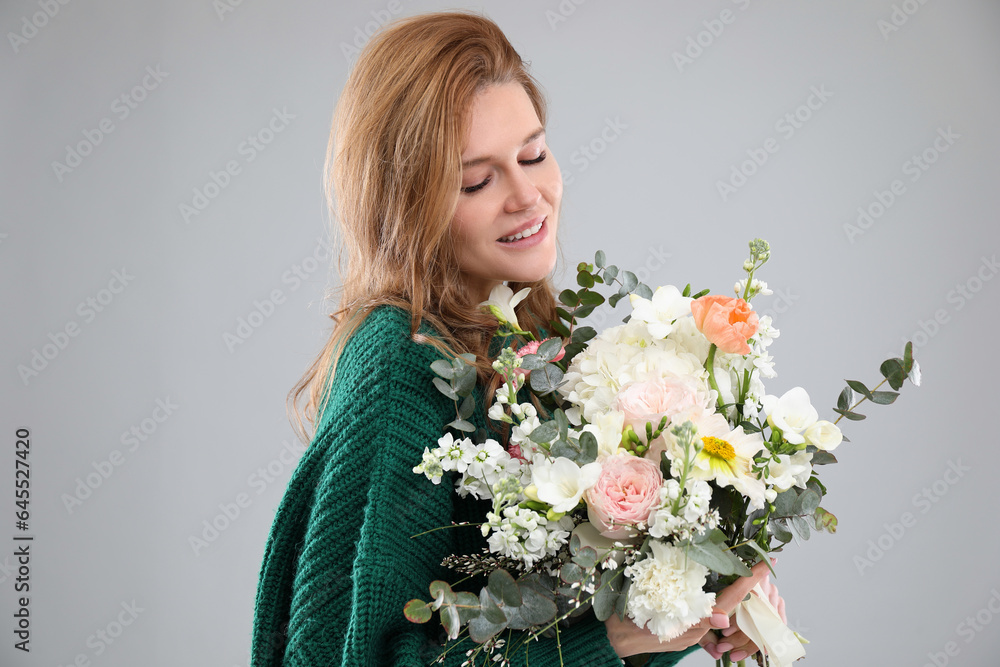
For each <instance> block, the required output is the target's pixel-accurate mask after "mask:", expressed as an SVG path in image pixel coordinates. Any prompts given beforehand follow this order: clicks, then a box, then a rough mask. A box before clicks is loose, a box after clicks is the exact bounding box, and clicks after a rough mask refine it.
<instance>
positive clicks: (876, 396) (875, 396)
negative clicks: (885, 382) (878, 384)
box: [872, 391, 899, 405]
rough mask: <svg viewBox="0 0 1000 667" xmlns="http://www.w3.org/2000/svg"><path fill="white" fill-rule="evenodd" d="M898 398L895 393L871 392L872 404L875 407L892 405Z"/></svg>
mask: <svg viewBox="0 0 1000 667" xmlns="http://www.w3.org/2000/svg"><path fill="white" fill-rule="evenodd" d="M898 397H899V392H896V391H873V392H872V403H875V404H877V405H892V404H893V403H894V402H895V401H896V399H897V398H898Z"/></svg>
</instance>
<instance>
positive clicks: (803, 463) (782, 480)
mask: <svg viewBox="0 0 1000 667" xmlns="http://www.w3.org/2000/svg"><path fill="white" fill-rule="evenodd" d="M810 461H812V454H809V453H807V452H806V451H805V450H803V451H800V452H795V453H794V454H792V455H791V456H789V455H788V454H779V455H778V461H777V462H773V461H772V462H771V464H770V465H769V466H768V470H769V471H770V475H769V476H768V478H767V479H766V480H765V482H766V483H767V485H768V486H769V487H770V488H769V489H768V491H767V500H768V502H773V501H774V497H775V496H776V495H777V494H779V493H784V492H785V491H787V490H788V489H790V488H792V487H793V486H797V487H799V488H802V489H804V488H806V483H807V482H808V481H809V477H810V475H812V463H810Z"/></svg>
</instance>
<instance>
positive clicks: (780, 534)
mask: <svg viewBox="0 0 1000 667" xmlns="http://www.w3.org/2000/svg"><path fill="white" fill-rule="evenodd" d="M767 525H768V528H770V529H771V534H772V535H774V536H775V537H776V538H777V539H778V540H779V541H781V542H791V541H792V533H791V531H789V530H788V523H787V522H786V521H785V519H779V520H775V519H771V520H770V521H768V522H767Z"/></svg>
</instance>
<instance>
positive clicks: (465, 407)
mask: <svg viewBox="0 0 1000 667" xmlns="http://www.w3.org/2000/svg"><path fill="white" fill-rule="evenodd" d="M475 411H476V401H475V400H474V399H473V398H472V396H466V397H465V400H463V401H462V405H461V406H459V408H458V416H459V417H460V418H462V419H468V418H469V417H471V416H472V413H473V412H475Z"/></svg>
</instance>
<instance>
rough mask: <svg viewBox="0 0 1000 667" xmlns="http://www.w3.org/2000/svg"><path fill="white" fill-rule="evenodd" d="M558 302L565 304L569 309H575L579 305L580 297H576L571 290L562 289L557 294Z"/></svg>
mask: <svg viewBox="0 0 1000 667" xmlns="http://www.w3.org/2000/svg"><path fill="white" fill-rule="evenodd" d="M559 301H561V302H562V303H564V304H566V305H567V306H569V307H570V308H575V307H576V306H579V305H580V297H578V296H577V295H576V292H574V291H573V290H571V289H564V290H563V291H562V292H559Z"/></svg>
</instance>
